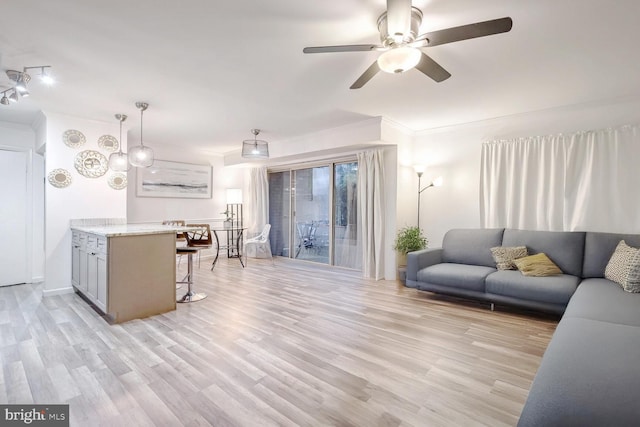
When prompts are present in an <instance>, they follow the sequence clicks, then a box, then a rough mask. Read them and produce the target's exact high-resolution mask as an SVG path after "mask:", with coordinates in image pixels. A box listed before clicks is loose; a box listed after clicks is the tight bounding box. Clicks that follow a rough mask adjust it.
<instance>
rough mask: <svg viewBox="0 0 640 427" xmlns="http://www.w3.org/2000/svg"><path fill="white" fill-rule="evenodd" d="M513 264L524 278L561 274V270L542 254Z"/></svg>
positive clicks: (517, 260)
mask: <svg viewBox="0 0 640 427" xmlns="http://www.w3.org/2000/svg"><path fill="white" fill-rule="evenodd" d="M514 264H515V265H516V267H518V270H519V271H520V273H522V274H523V275H524V276H532V277H545V276H555V275H557V274H562V270H560V269H559V268H558V266H557V265H555V264H554V263H553V261H551V260H550V259H549V257H548V256H547V255H546V254H545V253H544V252H540V253H539V254H535V255H529V256H526V257H524V258H519V259H516V260H514Z"/></svg>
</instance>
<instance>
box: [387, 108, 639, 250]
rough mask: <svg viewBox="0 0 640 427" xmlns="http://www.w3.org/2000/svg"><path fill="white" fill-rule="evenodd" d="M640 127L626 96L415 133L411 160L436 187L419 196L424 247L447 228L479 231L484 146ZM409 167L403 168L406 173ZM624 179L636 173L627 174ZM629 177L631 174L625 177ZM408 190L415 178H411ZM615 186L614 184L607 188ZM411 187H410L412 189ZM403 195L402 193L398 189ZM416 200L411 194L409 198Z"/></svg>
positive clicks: (436, 243)
mask: <svg viewBox="0 0 640 427" xmlns="http://www.w3.org/2000/svg"><path fill="white" fill-rule="evenodd" d="M638 122H640V98H637V97H629V98H625V99H617V100H613V101H609V102H602V103H599V104H595V103H591V104H582V105H575V106H567V107H563V108H557V109H552V110H544V111H537V112H531V113H527V114H519V115H514V116H508V117H501V118H497V119H492V120H486V121H482V122H475V123H468V124H463V125H459V126H450V127H446V128H439V129H432V130H426V131H422V132H419V133H417V134H416V136H415V140H414V144H413V158H414V159H415V162H416V163H418V162H421V163H424V164H426V165H427V166H428V168H427V171H426V172H425V174H424V176H423V180H422V182H423V184H424V183H425V182H426V183H428V182H429V180H430V179H432V178H435V177H436V176H438V175H442V176H443V178H444V184H443V186H442V187H439V188H429V189H427V190H426V191H424V192H423V193H422V204H421V215H420V226H421V227H422V228H423V229H424V230H425V233H426V235H427V238H428V239H429V242H430V243H429V246H430V247H438V246H440V245H441V243H442V237H443V236H444V233H446V231H447V230H449V229H451V228H464V227H471V228H473V227H479V226H480V210H479V206H480V201H479V200H480V154H481V144H482V142H484V141H489V140H494V139H502V138H515V137H527V136H535V135H549V134H557V133H573V132H577V131H584V130H592V129H601V128H606V127H613V126H619V125H622V124H629V123H638ZM410 164H411V163H406V164H405V166H407V167H406V168H405V169H409V167H408V166H410ZM629 173H630V177H629V179H636V180H637V173H636V172H635V171H629ZM631 174H634V175H631ZM413 176H414V178H413V180H414V186H415V187H417V175H416V174H415V173H413ZM612 185H615V183H612ZM415 187H414V188H415ZM399 191H404V192H407V191H409V190H407V188H404V187H399ZM415 197H416V199H417V195H416V196H415Z"/></svg>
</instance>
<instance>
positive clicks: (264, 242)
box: [243, 224, 273, 263]
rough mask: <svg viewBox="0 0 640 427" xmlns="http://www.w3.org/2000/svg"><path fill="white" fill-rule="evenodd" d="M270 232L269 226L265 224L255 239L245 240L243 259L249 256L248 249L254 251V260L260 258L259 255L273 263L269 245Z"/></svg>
mask: <svg viewBox="0 0 640 427" xmlns="http://www.w3.org/2000/svg"><path fill="white" fill-rule="evenodd" d="M270 232H271V224H265V226H264V228H263V229H262V232H261V233H260V234H258V235H257V236H256V237H252V238H251V239H247V240H245V242H244V249H243V252H244V254H245V258H246V257H248V256H249V252H248V249H249V248H254V249H255V254H256V255H255V258H262V257H261V256H260V254H261V253H262V254H264V255H266V256H265V257H264V258H267V257H268V258H271V263H273V255H272V253H271V244H270V243H269V233H270Z"/></svg>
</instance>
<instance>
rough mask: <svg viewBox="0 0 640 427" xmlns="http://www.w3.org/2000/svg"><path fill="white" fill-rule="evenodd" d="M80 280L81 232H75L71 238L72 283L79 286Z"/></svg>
mask: <svg viewBox="0 0 640 427" xmlns="http://www.w3.org/2000/svg"><path fill="white" fill-rule="evenodd" d="M79 281H80V233H78V232H77V231H74V232H73V237H72V238H71V284H72V285H73V287H74V288H77V287H78V285H79Z"/></svg>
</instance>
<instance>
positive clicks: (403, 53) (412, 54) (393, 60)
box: [378, 46, 422, 73]
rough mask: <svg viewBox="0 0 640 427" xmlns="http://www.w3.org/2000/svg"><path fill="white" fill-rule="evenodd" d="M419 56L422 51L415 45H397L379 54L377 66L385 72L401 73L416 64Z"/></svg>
mask: <svg viewBox="0 0 640 427" xmlns="http://www.w3.org/2000/svg"><path fill="white" fill-rule="evenodd" d="M421 56H422V52H421V51H420V50H419V49H416V48H415V47H408V46H403V47H397V48H395V49H390V50H388V51H386V52H384V53H383V54H382V55H380V56H379V57H378V66H379V67H380V69H381V70H382V71H384V72H387V73H402V72H404V71H407V70H410V69H412V68H413V67H415V66H416V65H418V62H420V57H421Z"/></svg>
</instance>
